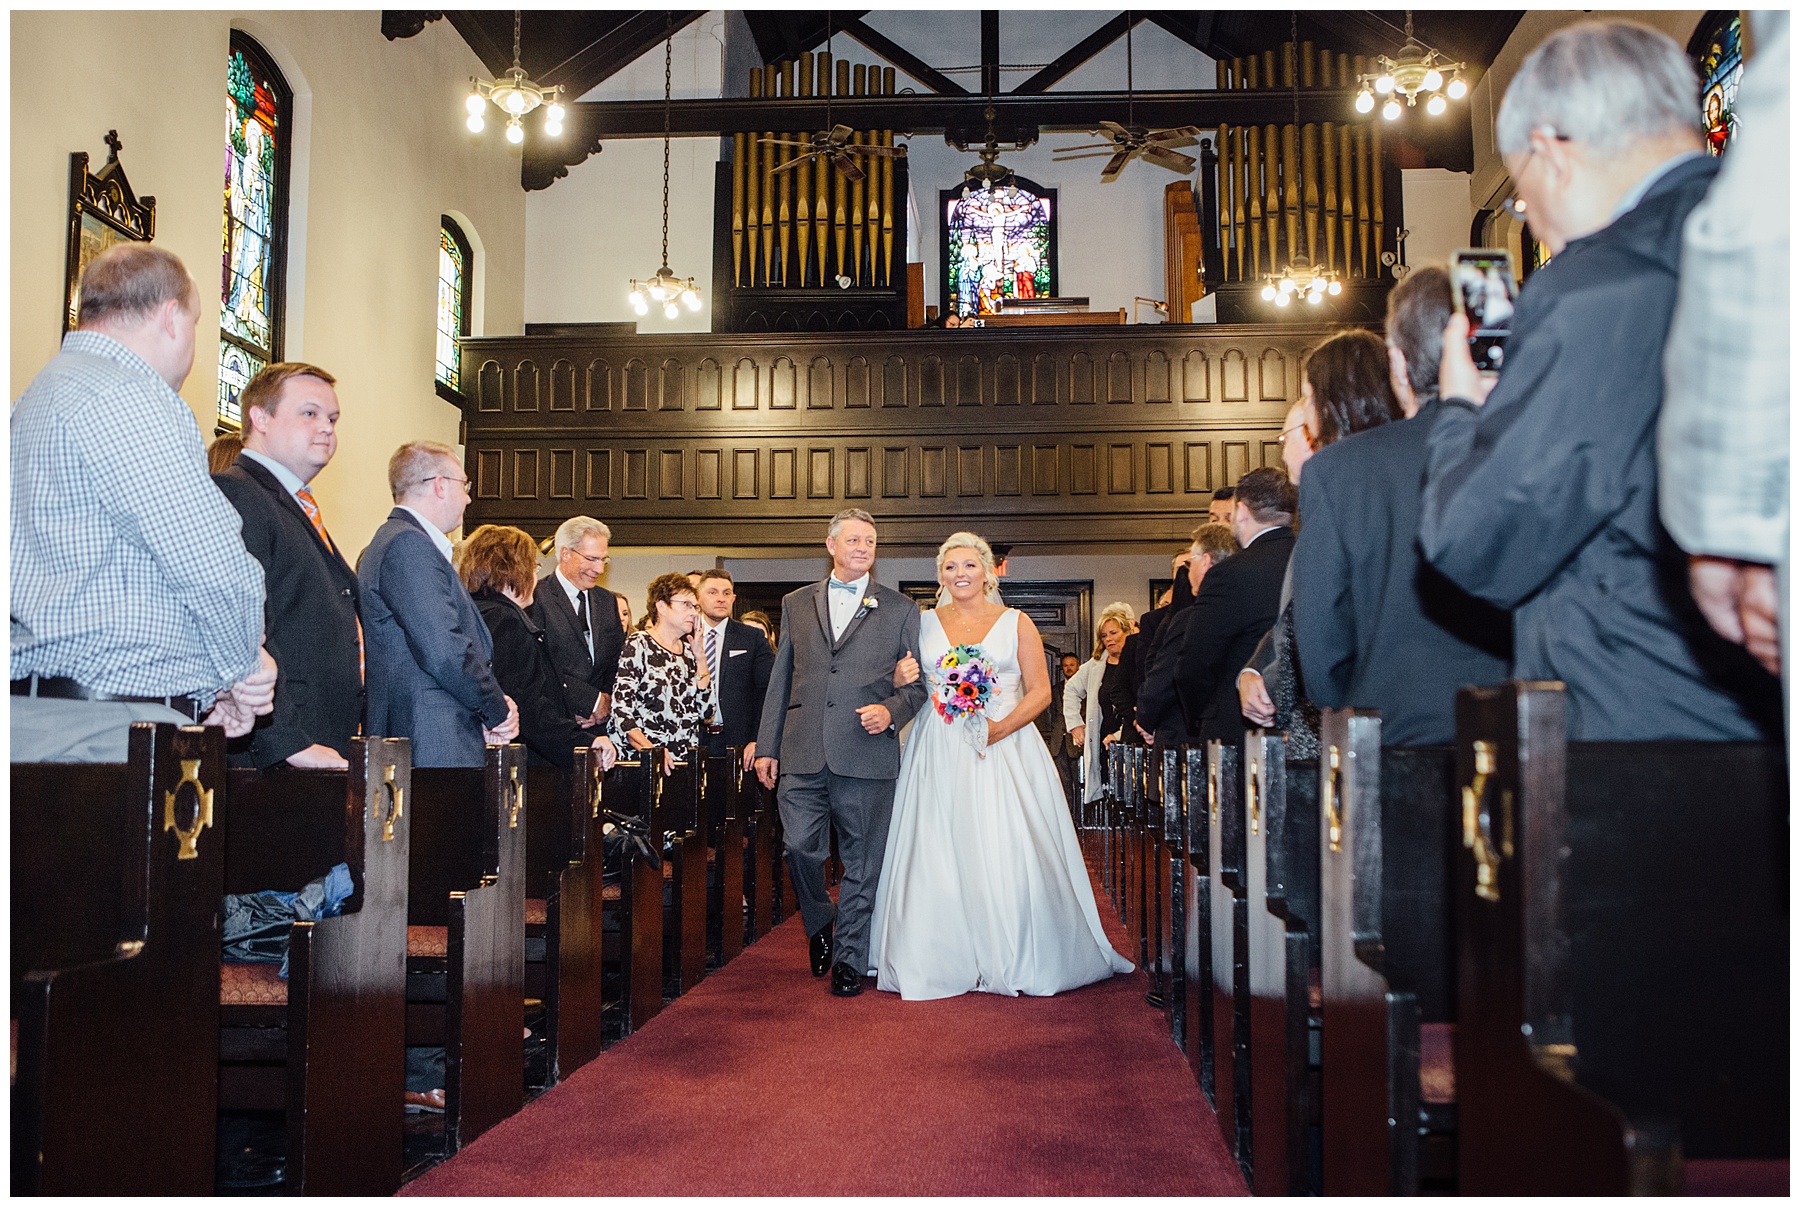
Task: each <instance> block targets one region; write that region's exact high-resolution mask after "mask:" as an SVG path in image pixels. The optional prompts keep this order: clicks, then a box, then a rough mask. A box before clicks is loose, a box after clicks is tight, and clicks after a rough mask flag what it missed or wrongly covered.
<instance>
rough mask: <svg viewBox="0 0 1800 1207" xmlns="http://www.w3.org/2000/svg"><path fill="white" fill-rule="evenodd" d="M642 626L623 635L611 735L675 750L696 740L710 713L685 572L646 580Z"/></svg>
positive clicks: (638, 745) (708, 680) (707, 675)
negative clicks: (648, 583)
mask: <svg viewBox="0 0 1800 1207" xmlns="http://www.w3.org/2000/svg"><path fill="white" fill-rule="evenodd" d="M644 606H645V611H644V621H645V623H644V626H643V628H641V629H640V630H639V631H637V632H635V633H633V634H631V635H630V636H629V637H627V638H626V639H625V650H624V652H623V653H621V654H620V655H619V676H618V678H617V680H615V681H614V683H613V705H612V716H611V718H610V720H609V724H610V725H611V727H612V733H613V740H614V741H615V742H617V743H619V744H620V745H621V746H622V745H624V744H625V743H630V744H631V747H632V749H634V750H648V749H649V748H650V747H652V746H661V747H663V748H664V749H665V750H667V751H669V752H670V753H671V754H678V753H681V752H684V751H687V750H691V749H693V748H694V747H696V746H698V745H700V743H701V739H702V736H703V734H702V727H703V726H704V725H705V724H706V722H707V719H708V718H709V717H710V716H712V713H713V683H712V672H711V668H710V667H709V666H708V665H707V661H706V659H705V657H704V656H703V655H702V653H701V647H700V640H701V639H700V626H699V624H698V623H697V621H698V619H699V616H700V606H699V602H698V600H697V599H696V597H695V595H694V585H693V584H692V583H690V582H689V581H688V578H687V575H685V574H664V575H662V576H661V577H659V578H657V579H654V580H653V581H652V582H651V583H650V589H649V592H648V599H647V600H646V602H645V605H644Z"/></svg>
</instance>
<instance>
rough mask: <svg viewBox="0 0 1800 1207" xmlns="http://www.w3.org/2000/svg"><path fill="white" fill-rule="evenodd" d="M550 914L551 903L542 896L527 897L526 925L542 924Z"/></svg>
mask: <svg viewBox="0 0 1800 1207" xmlns="http://www.w3.org/2000/svg"><path fill="white" fill-rule="evenodd" d="M549 916H550V903H549V902H548V901H546V900H545V899H544V898H542V897H527V898H525V925H527V926H542V925H544V923H545V922H546V921H547V920H548V918H549Z"/></svg>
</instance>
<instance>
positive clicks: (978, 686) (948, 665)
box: [931, 645, 999, 757]
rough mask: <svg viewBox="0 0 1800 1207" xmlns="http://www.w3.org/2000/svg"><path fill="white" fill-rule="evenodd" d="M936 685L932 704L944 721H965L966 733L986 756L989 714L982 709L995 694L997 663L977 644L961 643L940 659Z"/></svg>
mask: <svg viewBox="0 0 1800 1207" xmlns="http://www.w3.org/2000/svg"><path fill="white" fill-rule="evenodd" d="M937 671H938V673H937V675H936V679H937V686H936V687H935V688H934V689H933V691H932V693H931V704H932V707H934V708H936V709H937V713H938V716H940V717H942V718H944V722H945V724H949V725H955V724H958V723H960V724H961V725H962V732H963V737H964V738H965V739H966V740H967V741H968V743H969V744H970V745H971V746H973V747H974V748H975V749H976V751H977V752H981V753H982V754H983V757H985V752H986V750H987V717H986V716H984V715H983V713H982V710H983V709H984V708H986V707H987V702H988V698H989V697H990V696H992V695H993V694H994V685H995V684H996V683H997V682H998V681H999V676H998V675H996V674H995V672H994V664H993V663H992V662H990V661H988V657H987V655H986V654H984V653H983V652H982V650H981V647H980V646H978V645H958V646H953V647H951V648H950V649H949V650H947V651H945V653H944V656H943V657H941V658H939V659H938V661H937Z"/></svg>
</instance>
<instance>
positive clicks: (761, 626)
mask: <svg viewBox="0 0 1800 1207" xmlns="http://www.w3.org/2000/svg"><path fill="white" fill-rule="evenodd" d="M744 623H745V624H747V625H749V626H750V627H751V628H753V629H755V630H756V631H757V632H759V633H761V634H762V635H763V640H764V641H767V642H768V643H769V652H770V653H773V652H774V651H775V622H774V621H772V620H770V619H769V614H768V613H767V612H757V611H751V612H745V613H744Z"/></svg>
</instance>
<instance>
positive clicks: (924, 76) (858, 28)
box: [783, 18, 969, 128]
mask: <svg viewBox="0 0 1800 1207" xmlns="http://www.w3.org/2000/svg"><path fill="white" fill-rule="evenodd" d="M839 28H841V29H842V30H843V31H844V32H845V33H847V34H849V35H850V36H851V37H853V38H855V39H856V40H857V41H858V42H861V43H862V44H863V45H864V46H867V47H868V48H869V49H870V50H872V51H874V52H875V53H876V54H878V55H880V56H881V57H882V58H884V59H886V60H887V61H888V62H890V63H892V64H893V65H894V66H896V67H898V68H899V69H900V70H901V71H904V72H905V73H906V74H907V75H910V76H911V77H912V78H913V79H915V80H917V81H919V83H921V84H923V85H925V86H926V87H927V88H929V89H931V90H932V91H933V92H938V93H943V94H945V95H948V96H967V95H969V90H968V89H967V88H964V87H963V86H962V85H961V84H959V83H957V82H956V81H955V80H953V79H951V78H950V77H949V76H947V75H945V74H944V73H943V72H941V71H939V70H938V69H937V68H935V67H933V66H932V65H931V64H930V63H927V62H926V61H925V60H924V59H921V58H920V57H919V56H918V55H916V54H914V53H913V52H912V51H910V50H908V49H906V47H904V46H902V45H900V44H899V43H898V42H896V41H894V40H893V39H891V38H889V37H888V36H887V35H886V34H882V33H877V32H876V31H875V30H873V29H870V28H869V27H868V25H867V24H865V23H864V22H863V21H862V20H861V19H860V18H858V19H857V20H854V21H846V22H844V24H843V25H842V26H840V27H839ZM783 128H785V127H783ZM883 128H885V127H883Z"/></svg>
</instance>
